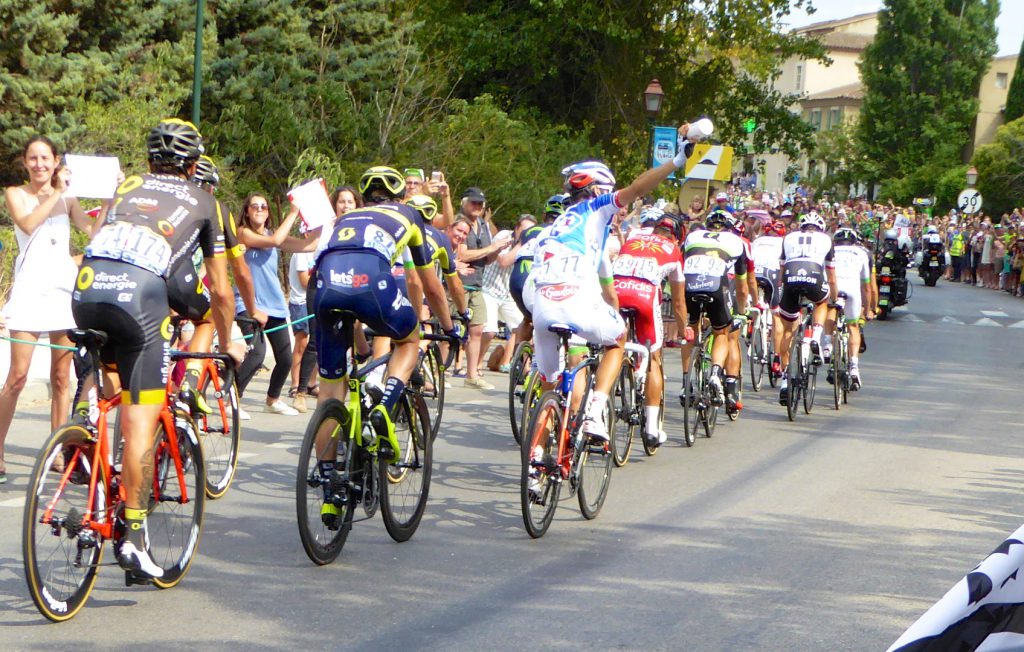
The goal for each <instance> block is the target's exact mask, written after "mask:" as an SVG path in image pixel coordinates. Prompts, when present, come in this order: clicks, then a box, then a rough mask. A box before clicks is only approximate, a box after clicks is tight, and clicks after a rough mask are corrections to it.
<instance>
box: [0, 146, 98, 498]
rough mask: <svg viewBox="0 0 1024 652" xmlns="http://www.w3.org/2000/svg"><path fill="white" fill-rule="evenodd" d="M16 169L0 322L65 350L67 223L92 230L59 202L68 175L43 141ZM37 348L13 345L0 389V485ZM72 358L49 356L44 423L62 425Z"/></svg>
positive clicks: (74, 203) (69, 268) (71, 268)
mask: <svg viewBox="0 0 1024 652" xmlns="http://www.w3.org/2000/svg"><path fill="white" fill-rule="evenodd" d="M21 162H22V165H24V166H25V171H26V172H28V177H29V180H28V182H27V183H25V184H23V185H20V186H11V187H9V188H7V189H6V190H5V192H4V202H5V203H6V205H7V212H8V213H9V214H10V216H11V219H12V220H13V221H14V235H15V237H16V238H17V240H18V257H17V259H16V260H15V263H14V286H13V287H12V288H11V295H10V298H9V299H8V301H7V305H6V306H5V307H4V310H3V316H4V319H5V320H6V330H7V331H9V332H10V336H11V337H12V338H14V339H17V340H23V341H24V342H37V341H38V340H39V336H40V334H41V333H48V334H49V338H50V344H56V345H63V346H68V345H70V344H71V341H70V340H69V339H68V336H67V329H69V328H74V327H75V320H74V318H73V317H72V315H71V291H72V288H73V286H74V284H75V277H76V275H77V274H78V266H77V265H76V264H75V261H74V260H73V259H72V257H71V224H72V222H74V225H75V226H77V227H78V228H79V229H81V230H83V231H85V232H86V233H89V232H91V229H92V225H91V223H90V221H89V218H88V217H87V216H86V214H85V212H84V211H83V210H82V207H81V206H79V205H78V200H77V199H75V198H73V197H65V196H64V193H65V192H66V191H67V189H68V180H69V174H70V173H69V171H68V170H67V169H65V168H63V167H62V166H61V161H60V156H59V155H58V154H57V147H56V145H54V144H53V141H51V140H50V139H49V138H47V137H46V136H33V137H32V138H30V139H29V141H28V142H27V143H26V144H25V147H24V149H23V150H22V155H21ZM35 348H36V347H35V346H34V345H33V344H29V343H22V342H11V366H10V369H9V370H8V372H7V380H6V381H5V382H4V387H3V389H2V390H0V484H3V483H4V482H6V480H7V466H6V464H5V463H4V454H3V453H4V440H5V439H6V438H7V431H8V430H9V429H10V427H11V420H12V419H13V418H14V410H15V408H16V407H17V405H18V397H19V396H20V395H21V390H22V389H24V387H25V382H26V380H27V379H28V368H29V364H30V363H31V362H32V354H33V352H34V351H35ZM70 365H71V352H70V351H65V350H63V349H51V351H50V391H51V396H52V397H53V399H52V401H51V403H50V425H51V427H52V428H57V426H59V425H60V424H62V423H64V421H66V420H67V416H68V408H69V403H70V400H71V396H70V393H69V380H70Z"/></svg>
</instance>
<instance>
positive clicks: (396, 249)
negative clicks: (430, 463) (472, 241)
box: [313, 166, 458, 454]
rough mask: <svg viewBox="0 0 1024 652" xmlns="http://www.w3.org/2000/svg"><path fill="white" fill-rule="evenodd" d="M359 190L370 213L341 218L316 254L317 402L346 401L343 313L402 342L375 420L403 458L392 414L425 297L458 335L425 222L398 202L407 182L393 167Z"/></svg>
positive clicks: (410, 364)
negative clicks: (401, 268)
mask: <svg viewBox="0 0 1024 652" xmlns="http://www.w3.org/2000/svg"><path fill="white" fill-rule="evenodd" d="M359 191H360V193H361V194H362V196H363V201H364V202H365V203H366V207H365V208H361V209H356V210H354V211H351V212H349V213H346V214H345V215H344V216H343V217H342V218H341V219H339V220H338V221H337V222H336V223H335V224H334V226H333V231H332V232H331V234H330V237H329V238H325V239H323V240H321V242H324V241H326V242H324V244H323V245H322V248H321V251H320V252H318V255H317V264H316V296H315V298H314V300H313V309H314V312H315V313H316V319H317V343H318V344H317V364H318V366H319V368H320V377H321V379H322V381H323V382H321V389H320V396H319V398H318V403H320V404H322V403H324V402H325V401H326V400H327V399H330V398H334V399H338V400H340V401H344V399H345V396H346V394H347V385H346V383H345V382H344V381H345V379H346V377H347V375H348V364H347V354H348V350H349V348H350V347H351V346H352V342H350V341H348V338H349V334H348V333H347V332H344V330H343V329H342V330H341V331H339V330H338V329H336V328H335V324H336V323H337V322H338V320H339V312H338V311H345V312H348V313H351V314H353V315H355V317H356V318H357V319H358V320H359V321H360V322H362V323H364V324H366V325H367V326H369V327H370V328H372V329H373V330H374V331H376V332H378V333H380V334H382V335H386V336H388V337H391V338H392V339H393V340H394V341H395V343H396V345H395V349H394V352H393V353H392V355H391V360H390V361H389V362H388V365H387V372H386V374H387V380H386V382H385V385H384V395H383V397H382V399H381V401H380V404H378V405H376V406H374V408H373V411H372V413H371V415H370V421H371V423H372V424H373V427H374V430H375V431H376V433H377V436H378V437H380V438H382V439H383V440H384V441H387V442H388V443H389V445H390V446H391V450H392V452H393V454H397V453H398V451H399V447H398V442H397V441H396V439H395V435H394V425H393V424H392V422H391V414H390V412H391V410H392V409H393V408H394V406H395V405H396V404H397V402H398V399H399V398H400V397H401V395H402V391H403V389H404V388H405V384H406V382H408V380H409V376H410V374H411V373H412V370H413V368H414V367H415V366H416V362H417V359H418V355H419V349H418V346H419V318H418V313H417V311H416V309H415V308H414V307H413V306H419V305H420V303H422V301H423V298H424V296H425V297H426V299H427V302H428V303H429V304H430V308H431V310H432V311H433V312H434V314H435V315H436V316H437V317H438V320H439V321H440V322H441V326H442V328H443V330H444V332H445V333H446V334H448V335H453V336H454V335H457V334H458V332H457V331H456V330H455V328H454V327H453V325H452V320H451V317H450V315H449V314H448V306H447V300H446V298H445V293H444V288H443V287H442V286H441V281H440V280H439V279H438V277H437V275H436V274H434V273H432V269H431V268H432V267H433V261H432V260H431V258H430V255H429V254H428V253H427V246H426V239H425V238H424V236H423V232H424V224H423V218H422V216H421V215H420V214H419V212H418V211H417V210H416V209H414V208H412V207H411V206H407V205H405V204H402V203H400V201H401V198H402V197H403V195H404V193H405V178H404V177H403V176H402V175H401V174H400V173H399V172H398V171H397V170H395V169H393V168H389V167H383V166H381V167H373V168H370V169H369V170H367V171H366V172H365V173H363V176H362V178H361V179H360V181H359ZM399 259H401V260H403V261H411V264H412V266H411V267H407V273H406V277H405V278H406V285H407V287H408V291H409V296H406V295H404V294H403V293H402V291H401V289H400V288H399V286H398V283H397V281H396V280H395V277H394V276H392V274H391V266H392V265H393V264H394V263H395V261H397V260H399ZM329 434H330V433H325V436H329Z"/></svg>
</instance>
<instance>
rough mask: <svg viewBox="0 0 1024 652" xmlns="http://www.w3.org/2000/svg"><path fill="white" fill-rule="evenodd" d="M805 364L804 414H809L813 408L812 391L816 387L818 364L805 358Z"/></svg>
mask: <svg viewBox="0 0 1024 652" xmlns="http://www.w3.org/2000/svg"><path fill="white" fill-rule="evenodd" d="M804 364H806V365H807V367H806V370H805V371H804V383H803V385H804V390H803V393H804V414H810V413H811V410H812V409H814V392H815V390H816V389H817V387H818V365H816V364H814V363H813V362H811V361H810V360H806V361H805V362H804Z"/></svg>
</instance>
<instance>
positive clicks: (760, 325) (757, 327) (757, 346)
mask: <svg viewBox="0 0 1024 652" xmlns="http://www.w3.org/2000/svg"><path fill="white" fill-rule="evenodd" d="M764 344H765V330H764V322H763V321H762V319H761V318H758V320H757V321H756V322H754V332H753V333H751V336H750V354H749V356H748V359H749V362H750V387H751V388H752V389H753V390H754V391H755V392H760V391H761V386H762V384H763V383H764V368H765V366H766V363H765V345H764Z"/></svg>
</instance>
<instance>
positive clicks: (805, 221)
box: [800, 211, 825, 231]
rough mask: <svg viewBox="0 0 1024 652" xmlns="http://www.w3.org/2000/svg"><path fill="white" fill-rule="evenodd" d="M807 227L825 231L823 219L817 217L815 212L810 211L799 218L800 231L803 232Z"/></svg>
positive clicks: (819, 216)
mask: <svg viewBox="0 0 1024 652" xmlns="http://www.w3.org/2000/svg"><path fill="white" fill-rule="evenodd" d="M809 226H815V227H818V230H819V231H824V230H825V218H824V217H822V216H821V215H818V213H817V212H815V211H810V212H808V213H805V214H804V215H801V216H800V230H801V231H802V230H804V229H805V228H807V227H809Z"/></svg>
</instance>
